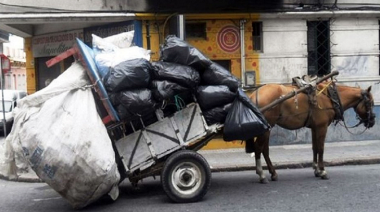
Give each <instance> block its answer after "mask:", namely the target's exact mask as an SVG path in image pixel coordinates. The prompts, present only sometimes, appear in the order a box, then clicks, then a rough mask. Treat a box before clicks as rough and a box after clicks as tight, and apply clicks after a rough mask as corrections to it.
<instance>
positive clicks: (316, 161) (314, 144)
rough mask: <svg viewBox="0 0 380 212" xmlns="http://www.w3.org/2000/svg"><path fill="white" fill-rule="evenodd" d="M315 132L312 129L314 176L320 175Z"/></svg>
mask: <svg viewBox="0 0 380 212" xmlns="http://www.w3.org/2000/svg"><path fill="white" fill-rule="evenodd" d="M315 134H316V133H315V132H313V130H312V150H313V169H314V176H315V177H320V176H321V173H320V170H319V168H318V149H317V144H316V143H317V138H316V136H315Z"/></svg>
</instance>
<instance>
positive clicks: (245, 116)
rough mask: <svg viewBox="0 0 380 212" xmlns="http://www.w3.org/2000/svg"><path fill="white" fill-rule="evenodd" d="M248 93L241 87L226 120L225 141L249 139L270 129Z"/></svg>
mask: <svg viewBox="0 0 380 212" xmlns="http://www.w3.org/2000/svg"><path fill="white" fill-rule="evenodd" d="M247 101H249V98H248V97H247V95H246V94H245V93H244V92H243V91H242V90H241V89H239V95H238V97H237V98H236V99H235V100H234V102H233V104H232V108H231V109H230V111H229V112H228V115H227V117H226V120H225V122H224V130H223V139H224V140H225V141H233V140H247V139H252V138H254V137H256V136H259V135H262V134H263V133H265V132H266V131H267V130H269V129H270V126H269V125H268V123H267V121H266V120H265V118H264V116H263V115H262V114H261V112H260V111H259V110H258V109H257V108H256V106H255V105H253V104H252V103H251V102H250V101H249V102H247Z"/></svg>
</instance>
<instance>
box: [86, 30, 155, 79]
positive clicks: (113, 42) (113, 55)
mask: <svg viewBox="0 0 380 212" xmlns="http://www.w3.org/2000/svg"><path fill="white" fill-rule="evenodd" d="M133 34H134V31H130V32H124V33H120V34H117V35H113V36H110V37H106V38H101V37H98V36H96V35H94V34H92V48H93V50H94V52H95V56H94V59H95V63H96V66H97V68H98V72H99V74H100V77H101V78H103V77H104V76H105V75H106V74H107V73H108V72H109V71H110V69H111V68H113V67H115V66H116V65H117V64H119V63H121V62H123V61H126V60H133V59H137V58H143V59H146V60H148V61H149V60H150V50H146V49H144V48H141V47H138V46H132V47H131V43H132V40H133Z"/></svg>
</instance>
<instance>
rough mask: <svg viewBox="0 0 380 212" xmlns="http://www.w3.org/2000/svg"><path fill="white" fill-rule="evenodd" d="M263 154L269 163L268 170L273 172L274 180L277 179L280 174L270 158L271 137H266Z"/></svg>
mask: <svg viewBox="0 0 380 212" xmlns="http://www.w3.org/2000/svg"><path fill="white" fill-rule="evenodd" d="M264 136H265V135H264ZM263 156H264V159H265V162H266V163H267V167H268V171H269V173H270V174H271V179H272V181H277V180H278V175H277V173H276V170H275V169H274V166H273V164H272V161H271V160H270V157H269V138H268V139H266V142H265V144H264V148H263Z"/></svg>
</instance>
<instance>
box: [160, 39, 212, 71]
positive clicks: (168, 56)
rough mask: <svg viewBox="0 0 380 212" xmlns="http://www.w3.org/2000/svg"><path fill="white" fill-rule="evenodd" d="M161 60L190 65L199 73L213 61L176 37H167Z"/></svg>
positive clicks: (162, 48)
mask: <svg viewBox="0 0 380 212" xmlns="http://www.w3.org/2000/svg"><path fill="white" fill-rule="evenodd" d="M160 51H161V53H160V60H162V61H165V62H173V63H178V64H181V65H188V66H191V67H193V68H195V69H196V70H197V71H202V70H204V69H206V68H207V67H208V66H210V65H211V63H212V62H211V60H209V59H208V58H207V57H206V56H204V55H203V54H202V53H201V52H200V51H199V50H198V49H196V48H194V47H193V46H191V45H190V44H188V43H187V42H186V41H183V40H181V39H180V38H177V37H176V36H175V35H169V36H167V37H166V39H165V42H164V45H163V46H162V47H161V49H160Z"/></svg>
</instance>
